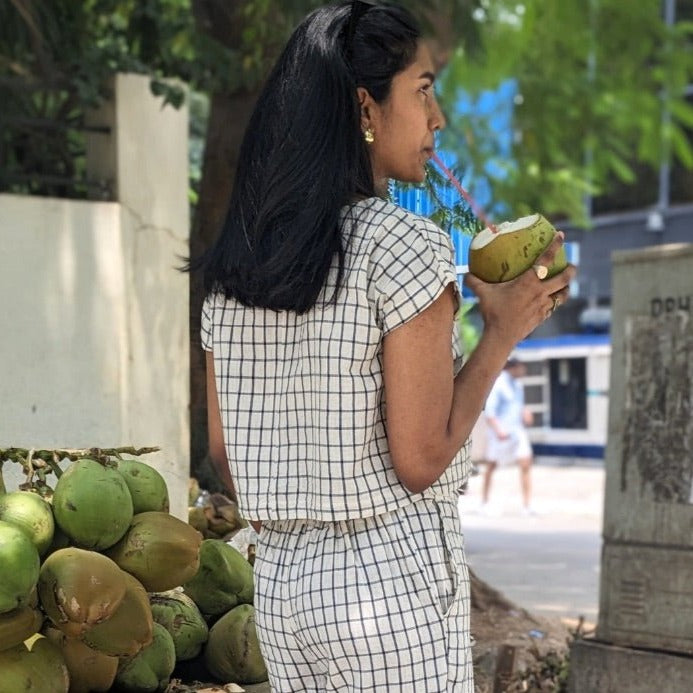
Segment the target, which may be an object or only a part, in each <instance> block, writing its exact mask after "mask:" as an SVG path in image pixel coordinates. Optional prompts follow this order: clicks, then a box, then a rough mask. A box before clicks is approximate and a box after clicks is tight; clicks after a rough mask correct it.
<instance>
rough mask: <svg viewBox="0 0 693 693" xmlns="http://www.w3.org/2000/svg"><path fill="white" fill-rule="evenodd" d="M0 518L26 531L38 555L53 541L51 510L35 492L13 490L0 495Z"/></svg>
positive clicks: (53, 526)
mask: <svg viewBox="0 0 693 693" xmlns="http://www.w3.org/2000/svg"><path fill="white" fill-rule="evenodd" d="M0 520H3V521H4V522H9V523H10V524H12V525H15V526H17V527H19V529H21V530H23V531H24V532H26V535H27V536H28V537H29V539H31V541H32V543H33V544H34V546H35V547H36V549H37V551H38V552H39V555H40V556H43V554H45V553H46V550H47V549H48V547H49V546H50V545H51V542H52V541H53V532H54V530H55V521H54V520H53V511H52V510H51V506H50V505H49V504H48V502H47V501H45V500H44V499H43V498H41V496H39V495H37V494H35V493H30V492H29V491H13V492H12V493H6V494H5V495H0Z"/></svg>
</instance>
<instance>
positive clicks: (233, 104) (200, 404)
mask: <svg viewBox="0 0 693 693" xmlns="http://www.w3.org/2000/svg"><path fill="white" fill-rule="evenodd" d="M256 100H257V93H256V92H239V93H236V94H232V95H229V94H221V93H218V94H214V95H213V96H212V100H211V103H210V112H209V122H208V125H207V136H206V141H205V153H204V160H203V164H202V181H201V187H200V197H199V201H198V206H197V210H196V212H195V218H194V220H193V226H192V230H191V234H190V257H191V258H197V257H199V256H200V255H201V254H202V253H204V252H205V251H206V250H207V249H208V248H209V247H210V246H211V245H212V243H213V242H214V240H215V239H216V237H217V235H218V233H219V229H220V227H221V224H222V222H223V219H224V216H225V214H226V209H227V206H228V201H229V196H230V194H231V188H232V186H233V179H234V175H235V172H236V163H237V161H238V153H239V149H240V146H241V140H242V139H243V133H244V132H245V128H246V125H247V123H248V120H249V118H250V115H251V113H252V110H253V108H254V106H255V102H256ZM203 301H204V289H203V286H202V273H201V272H194V273H193V274H192V276H191V277H190V461H191V473H192V474H193V476H194V475H195V473H196V471H197V470H198V469H199V466H200V464H201V462H202V460H203V459H204V458H205V456H206V455H207V449H208V441H207V388H206V384H205V355H204V352H203V350H202V347H201V344H200V312H201V310H202V303H203Z"/></svg>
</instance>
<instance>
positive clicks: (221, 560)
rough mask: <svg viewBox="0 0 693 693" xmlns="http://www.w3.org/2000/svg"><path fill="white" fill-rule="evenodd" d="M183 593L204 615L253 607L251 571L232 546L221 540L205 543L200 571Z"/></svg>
mask: <svg viewBox="0 0 693 693" xmlns="http://www.w3.org/2000/svg"><path fill="white" fill-rule="evenodd" d="M183 589H184V590H185V593H186V594H187V595H188V596H189V597H190V598H191V599H192V600H193V601H194V602H195V604H197V606H198V607H199V609H200V611H201V612H202V613H203V614H205V615H207V616H218V615H219V614H223V613H225V612H226V611H229V610H230V609H233V608H234V607H235V606H237V605H238V604H252V602H253V596H254V581H253V567H252V566H251V565H250V563H248V561H247V560H246V559H245V558H244V557H243V555H242V554H241V553H240V552H239V551H238V550H237V549H235V548H233V546H229V545H228V544H227V543H226V542H224V541H222V540H221V539H205V540H204V541H203V542H202V546H201V547H200V569H199V570H198V571H197V573H196V575H195V577H193V578H192V579H191V580H190V581H188V582H186V583H185V584H184V585H183Z"/></svg>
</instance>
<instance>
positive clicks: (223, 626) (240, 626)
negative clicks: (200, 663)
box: [204, 604, 267, 684]
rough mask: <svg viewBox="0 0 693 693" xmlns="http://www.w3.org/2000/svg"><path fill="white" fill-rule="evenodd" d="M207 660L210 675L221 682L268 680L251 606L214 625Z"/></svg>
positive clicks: (208, 644) (257, 681)
mask: <svg viewBox="0 0 693 693" xmlns="http://www.w3.org/2000/svg"><path fill="white" fill-rule="evenodd" d="M204 660H205V664H206V665H207V668H208V669H209V672H210V673H211V674H212V675H213V676H214V677H215V678H217V679H219V680H220V681H224V682H227V681H231V682H233V683H240V684H250V683H260V682H261V681H266V680H267V667H266V666H265V661H264V659H263V658H262V653H261V652H260V644H259V642H258V639H257V631H256V629H255V609H254V607H253V606H252V605H251V604H241V605H239V606H237V607H235V608H234V609H231V611H229V612H228V613H226V614H224V615H223V616H222V617H221V618H220V619H219V620H218V621H217V622H216V623H215V624H214V625H213V626H212V628H211V629H210V631H209V639H208V640H207V645H206V646H205V650H204Z"/></svg>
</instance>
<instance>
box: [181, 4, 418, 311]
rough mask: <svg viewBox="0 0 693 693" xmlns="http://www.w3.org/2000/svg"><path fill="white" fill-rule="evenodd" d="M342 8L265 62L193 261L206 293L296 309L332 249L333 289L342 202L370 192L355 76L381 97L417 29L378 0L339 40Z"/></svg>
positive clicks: (322, 273)
mask: <svg viewBox="0 0 693 693" xmlns="http://www.w3.org/2000/svg"><path fill="white" fill-rule="evenodd" d="M350 8H351V3H350V2H347V3H339V4H337V5H333V6H329V7H324V8H321V9H319V10H316V11H315V12H313V13H312V14H310V15H309V16H308V17H307V18H306V19H305V20H304V21H303V22H302V23H301V24H300V25H299V27H298V28H297V29H296V30H295V31H294V33H293V34H292V36H291V38H290V39H289V42H288V43H287V45H286V47H285V48H284V51H283V52H282V55H281V56H280V58H279V60H278V61H277V64H276V65H275V67H274V69H273V70H272V72H271V74H270V76H269V78H268V80H267V83H266V85H265V87H264V88H263V90H262V93H261V94H260V97H259V99H258V102H257V104H256V106H255V110H254V112H253V115H252V116H251V119H250V122H249V124H248V129H247V131H246V133H245V136H244V139H243V143H242V145H241V149H240V153H239V163H238V169H237V172H236V177H235V183H234V188H233V191H232V194H231V199H230V204H229V209H228V213H227V216H226V219H225V222H224V224H223V227H222V231H221V234H220V236H219V238H218V240H217V242H216V244H215V245H214V246H213V247H212V248H211V249H210V251H209V252H208V253H207V254H206V255H205V256H204V257H203V258H201V260H200V261H199V262H198V263H193V264H192V265H191V267H192V268H193V269H195V267H196V266H198V267H199V266H201V267H203V268H204V287H205V291H206V293H210V292H221V293H223V294H224V295H225V296H226V297H227V298H235V299H237V300H238V301H240V302H241V303H243V304H244V305H248V306H259V307H264V308H270V309H274V310H293V311H296V312H298V313H303V312H305V311H307V310H308V309H309V308H311V307H312V306H313V305H314V304H315V302H316V301H317V299H318V296H319V294H320V291H321V290H322V288H323V285H324V284H325V280H326V278H327V274H328V272H329V270H330V268H331V266H332V263H333V261H334V259H335V258H336V259H337V263H338V264H337V266H338V276H337V290H338V289H339V286H340V284H341V279H342V275H343V268H344V247H343V243H342V236H341V229H340V226H339V215H340V210H341V209H342V208H343V207H344V206H345V205H346V204H348V203H349V202H352V201H353V200H354V199H356V198H358V197H370V196H373V195H374V194H375V190H374V182H373V173H372V169H371V164H370V160H369V156H368V151H367V149H366V145H365V143H364V140H363V136H362V133H361V127H360V108H359V104H358V100H357V97H356V87H357V86H363V87H365V88H366V89H367V90H368V91H369V93H370V94H371V96H372V97H373V98H374V99H375V100H376V101H383V100H384V99H385V98H387V96H388V95H389V90H390V85H391V83H392V78H393V77H394V75H395V74H397V73H398V72H400V71H401V70H403V69H404V68H406V67H407V66H408V65H409V64H410V63H411V62H412V60H413V59H414V56H415V54H416V49H417V42H418V38H419V30H418V28H417V26H416V24H415V23H414V21H413V20H412V18H411V16H410V15H409V14H408V13H407V12H406V11H405V10H403V9H402V8H398V7H394V6H390V5H374V6H373V7H371V8H369V9H368V11H367V12H366V13H365V14H364V15H363V16H362V17H361V18H360V19H359V21H358V24H357V25H356V27H355V28H354V32H353V36H352V37H351V40H350V46H349V47H348V48H349V50H347V47H346V46H345V34H346V27H347V24H348V20H349V13H350ZM347 56H348V57H347Z"/></svg>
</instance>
